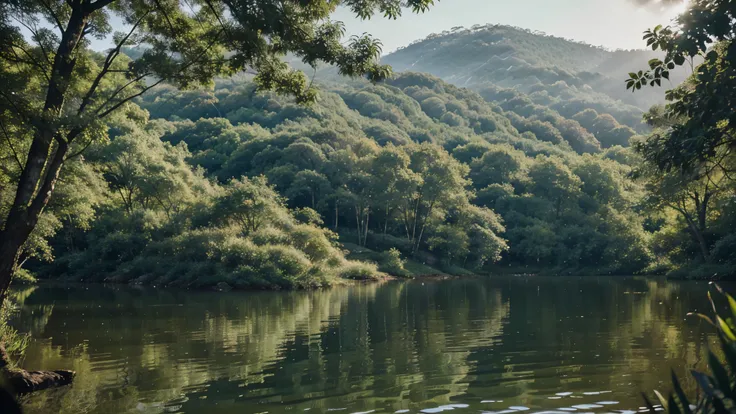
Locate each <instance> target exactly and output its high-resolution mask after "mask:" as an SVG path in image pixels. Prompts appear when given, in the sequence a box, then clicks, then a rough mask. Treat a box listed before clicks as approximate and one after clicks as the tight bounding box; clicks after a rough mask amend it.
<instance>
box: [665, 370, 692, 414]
mask: <svg viewBox="0 0 736 414" xmlns="http://www.w3.org/2000/svg"><path fill="white" fill-rule="evenodd" d="M672 387H673V388H674V391H675V394H677V399H678V400H680V406H681V407H682V412H683V413H685V414H691V412H692V411H691V410H690V401H689V400H688V399H687V396H686V395H685V393H684V392H683V391H682V386H680V381H679V380H678V379H677V375H675V371H672ZM670 398H671V397H670ZM670 408H671V406H670Z"/></svg>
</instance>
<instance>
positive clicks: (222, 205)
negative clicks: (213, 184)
mask: <svg viewBox="0 0 736 414" xmlns="http://www.w3.org/2000/svg"><path fill="white" fill-rule="evenodd" d="M282 207H283V203H282V201H281V198H280V197H279V195H278V194H277V193H276V192H275V191H274V190H273V188H271V187H270V186H269V185H268V183H267V181H266V178H265V177H263V176H259V177H255V178H248V177H243V178H241V179H239V180H232V181H230V183H228V186H227V188H226V189H225V194H223V195H222V196H220V197H219V198H218V200H217V201H216V202H215V206H214V212H215V214H214V216H215V217H218V218H219V220H221V221H223V222H226V223H234V224H236V225H238V226H239V227H240V229H241V231H242V233H243V234H244V235H248V234H251V233H253V232H255V231H257V230H258V229H260V228H261V227H262V226H264V225H265V224H266V223H268V222H269V221H278V220H279V217H278V216H279V213H280V210H281V209H282Z"/></svg>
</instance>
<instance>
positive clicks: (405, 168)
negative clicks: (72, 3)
mask: <svg viewBox="0 0 736 414" xmlns="http://www.w3.org/2000/svg"><path fill="white" fill-rule="evenodd" d="M499 32H501V33H507V32H508V33H511V34H514V35H515V36H518V42H519V44H520V45H522V46H524V45H526V46H525V47H522V48H521V49H519V50H520V51H519V53H517V54H516V56H522V55H523V52H524V51H527V52H528V51H529V50H549V49H550V48H549V47H544V48H542V47H541V46H540V45H538V44H537V43H539V42H541V43H544V44H545V45H547V46H553V50H558V49H559V50H560V51H565V50H568V49H570V50H568V52H570V51H577V52H576V53H567V52H566V54H564V56H566V60H561V61H559V62H557V61H554V59H553V58H552V57H549V56H546V55H545V56H546V60H545V56H536V57H535V56H531V57H527V59H528V60H530V61H532V62H533V63H534V64H535V65H537V66H535V67H538V68H544V67H545V66H539V65H552V64H555V65H557V64H559V65H560V67H563V68H565V70H568V71H569V70H572V68H573V67H574V66H575V65H576V64H577V63H580V62H581V61H588V62H589V64H592V63H596V62H599V63H598V64H601V65H602V64H604V63H605V62H607V61H610V60H611V59H616V56H617V55H616V54H611V53H610V52H604V51H602V50H601V49H598V48H593V47H589V46H587V45H582V44H578V43H572V42H569V41H566V40H564V39H558V38H552V37H549V36H543V35H541V34H534V33H530V32H527V31H521V30H518V29H513V28H508V27H497V26H488V27H484V28H481V29H474V30H465V31H456V32H454V33H452V34H445V35H440V36H430V38H428V39H426V40H424V41H421V42H417V43H415V44H413V45H411V46H409V47H407V48H406V49H403V50H400V51H398V52H396V53H394V54H392V55H390V56H388V57H387V59H386V60H387V61H390V62H392V63H393V64H394V65H396V63H395V62H396V61H397V59H399V57H401V56H404V55H405V54H407V53H409V51H411V50H413V49H416V48H419V47H421V46H422V45H424V44H425V43H427V42H436V41H439V40H438V39H440V40H442V39H445V38H449V40H443V45H444V44H445V43H447V42H448V41H450V40H451V42H450V46H449V47H451V45H452V44H453V43H452V42H464V44H465V43H467V44H473V43H474V42H475V40H473V39H475V38H476V37H478V36H480V35H483V36H485V37H489V36H490V37H494V36H496V37H498V36H500V34H499ZM485 37H484V38H485ZM500 39H503V37H501V38H500ZM512 39H513V37H512ZM532 41H533V42H532ZM499 42H500V43H503V44H505V45H507V44H509V40H508V37H507V38H506V40H504V41H503V42H502V41H501V40H499ZM528 42H532V44H531V45H527V43H528ZM534 42H537V43H534ZM530 48H531V49H530ZM125 52H126V53H128V54H129V55H131V56H132V57H133V58H139V57H140V56H141V51H140V50H139V49H126V50H125ZM631 54H634V55H635V56H639V55H640V53H635V52H631ZM641 54H643V52H642V53H641ZM559 55H563V54H562V52H560V54H553V56H559ZM468 56H469V57H470V56H478V54H477V53H470V54H469V55H468ZM591 57H596V59H593V60H591ZM533 58H534V59H533ZM466 60H467V61H463V60H462V56H459V57H458V59H455V60H452V62H453V64H454V65H460V64H464V65H465V67H472V66H473V65H474V64H475V62H474V61H472V60H470V59H466ZM565 65H567V66H565ZM486 67H487V69H485V70H487V71H491V72H493V71H497V69H499V67H500V66H499V64H498V62H496V63H494V62H493V61H489V62H488V63H487V65H486ZM546 67H547V68H550V67H555V68H557V67H558V66H546ZM430 68H434V66H431V65H430ZM330 71H331V69H329V68H327V69H324V70H322V71H320V76H319V78H320V81H319V82H320V84H319V89H320V95H319V98H318V100H317V101H316V102H315V103H314V104H310V105H304V104H300V103H298V102H296V101H295V99H294V98H290V97H284V96H281V95H279V94H278V93H275V92H259V91H257V85H256V84H255V83H254V82H253V78H252V76H249V75H244V74H241V75H234V76H232V77H228V78H220V79H218V80H217V81H216V83H215V85H214V87H213V88H212V89H209V90H207V89H195V90H180V89H178V88H176V87H174V86H164V85H161V86H158V87H156V88H153V89H152V90H151V91H149V92H148V93H147V94H145V95H143V96H142V97H141V98H138V99H136V100H135V104H133V103H130V104H128V105H127V106H126V109H125V110H124V111H123V112H121V113H120V114H118V115H116V116H115V117H114V118H111V119H110V120H109V121H108V123H107V128H108V129H107V131H106V134H105V139H102V140H94V141H91V142H90V144H89V148H86V151H85V152H84V154H83V155H80V156H79V157H77V158H74V159H73V160H71V161H70V162H68V163H67V166H66V168H65V169H64V170H63V171H62V175H61V179H60V184H59V188H58V189H57V195H56V197H55V198H54V199H53V200H52V202H51V204H50V205H49V208H48V209H47V210H46V211H45V212H44V214H43V215H42V217H41V220H40V222H39V226H38V227H37V228H36V229H35V230H34V232H33V234H32V237H31V239H30V240H29V242H28V243H27V244H26V247H25V248H24V249H23V252H22V255H21V264H22V267H21V271H20V272H19V273H20V274H21V276H26V277H28V278H32V276H30V274H29V272H28V271H27V270H26V269H29V270H31V271H32V273H33V274H35V275H36V276H39V277H44V278H62V279H66V280H75V281H112V282H126V283H136V284H153V285H168V286H182V287H219V288H223V289H229V288H232V287H235V288H300V287H301V288H304V287H314V286H325V285H329V284H332V283H334V282H335V281H336V280H338V279H340V278H344V279H360V280H363V279H372V278H376V277H380V275H381V273H386V274H391V275H394V276H412V275H423V274H437V273H450V274H468V273H494V272H505V273H509V272H511V273H541V274H632V273H659V272H672V273H673V274H674V273H676V272H678V273H679V274H681V275H684V276H694V277H709V276H713V275H717V274H720V275H726V274H728V273H729V272H730V269H731V268H730V267H729V265H728V263H730V261H731V260H732V259H733V258H732V257H731V256H732V253H731V252H732V251H733V249H732V247H733V241H732V237H733V236H732V234H733V231H732V229H733V224H734V223H733V222H732V221H733V218H732V217H733V215H732V214H727V212H728V211H729V210H728V209H732V208H733V204H732V203H730V202H729V196H730V193H728V192H727V191H717V192H714V195H713V196H710V195H709V196H708V197H709V198H711V199H710V200H708V203H707V204H708V206H707V207H700V206H696V205H693V206H692V208H693V209H695V210H697V209H698V208H701V209H707V211H706V210H703V211H693V216H698V217H701V219H700V221H698V223H697V225H696V226H695V229H696V230H698V231H697V232H693V226H691V225H690V224H691V223H690V222H689V217H690V214H689V213H690V212H689V210H688V208H690V207H689V206H684V207H683V208H668V207H667V204H666V202H665V201H662V200H661V199H660V198H659V197H656V195H657V194H655V193H654V191H656V190H653V189H652V186H653V185H655V183H653V182H652V180H651V179H649V178H647V177H650V178H651V176H648V175H646V173H645V171H644V170H645V169H646V168H644V167H642V165H644V159H643V158H642V156H641V155H640V154H639V153H637V152H636V151H634V150H633V149H632V147H630V145H629V144H630V143H637V142H646V139H647V138H646V135H647V134H652V133H654V134H656V131H658V130H660V129H662V128H663V127H665V126H663V124H665V123H666V122H667V121H665V120H663V119H662V118H663V117H664V116H663V115H662V110H661V107H656V106H655V107H653V108H652V110H650V111H649V112H647V117H646V120H647V122H646V123H645V122H644V121H642V111H641V110H640V109H638V108H636V107H634V106H632V105H631V102H630V103H625V102H624V101H621V100H616V99H614V98H613V97H611V96H607V95H606V96H605V98H601V99H599V101H598V102H599V104H593V103H592V101H593V100H596V99H598V98H600V97H601V96H604V93H603V92H597V91H594V90H592V89H591V88H590V87H584V88H583V87H581V88H580V89H579V90H580V91H584V92H585V93H583V94H578V95H573V92H571V90H572V89H571V88H573V89H574V88H575V87H572V86H570V85H572V84H573V83H572V82H571V83H570V84H567V83H564V82H563V83H560V81H559V79H557V80H555V79H552V80H551V81H554V83H551V84H549V82H548V83H547V84H544V83H541V82H538V83H536V84H534V85H531V86H529V87H528V88H519V87H515V88H507V87H504V82H501V81H499V82H497V83H494V82H492V79H490V78H489V79H485V80H484V81H483V82H479V83H478V84H473V89H467V88H462V87H458V86H454V85H452V84H449V83H446V82H445V81H443V80H441V79H439V78H436V77H434V76H433V75H430V74H423V73H416V72H405V73H400V74H397V75H395V76H393V77H392V78H391V79H389V80H386V81H385V82H381V83H370V82H364V81H360V80H352V81H350V80H346V79H344V78H339V77H336V76H334V74H332V73H330ZM438 72H439V74H442V73H443V72H442V70H440V69H438ZM511 76H512V77H518V76H519V75H518V74H517V75H511ZM451 80H454V81H457V79H454V78H453V79H451ZM591 80H593V79H592V78H591V79H589V81H591ZM551 81H550V82H551ZM568 82H570V79H568ZM463 83H467V82H463ZM593 84H595V83H593ZM586 85H587V84H586ZM622 89H623V88H622ZM651 93H652V92H650V94H651ZM662 94H663V93H662ZM575 96H578V97H579V99H578V98H575ZM596 97H598V98H596ZM594 108H597V109H594ZM609 110H610V112H612V113H607V112H603V111H609ZM599 111H600V112H599ZM619 119H621V120H622V121H621V122H619ZM634 119H638V120H637V121H636V122H635V121H634ZM652 131H654V132H652ZM23 145H24V144H23V143H22V142H21V143H18V144H16V146H15V147H10V146H8V147H4V148H5V150H6V151H7V152H6V156H5V157H4V158H3V160H4V166H3V173H4V176H3V177H4V182H12V176H13V175H14V174H17V173H18V172H17V167H18V163H17V162H16V161H17V160H16V159H15V158H14V156H13V152H12V151H16V152H17V151H22V150H23V147H22V146H23ZM26 145H27V144H26ZM17 147H20V148H17ZM724 177H725V176H724ZM722 179H725V178H722ZM672 185H676V184H672ZM706 185H707V184H706ZM4 188H5V191H12V186H6V187H4ZM689 191H690V192H691V193H692V194H694V195H695V197H697V194H698V188H696V187H693V188H692V189H689ZM3 199H4V200H9V199H10V197H3ZM655 199H657V200H659V201H657V200H655ZM6 208H7V207H6ZM703 238H706V239H707V240H705V241H704V242H705V244H706V245H705V246H703V244H702V243H701V242H703V240H702V239H703ZM346 256H347V258H346ZM351 259H352V260H351ZM706 263H707V264H709V265H708V266H704V265H705V264H706Z"/></svg>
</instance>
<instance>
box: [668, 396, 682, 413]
mask: <svg viewBox="0 0 736 414" xmlns="http://www.w3.org/2000/svg"><path fill="white" fill-rule="evenodd" d="M667 407H668V409H667V411H669V413H670V414H682V412H681V411H680V407H678V406H677V403H676V402H675V398H674V397H673V396H672V394H670V398H669V399H668V400H667Z"/></svg>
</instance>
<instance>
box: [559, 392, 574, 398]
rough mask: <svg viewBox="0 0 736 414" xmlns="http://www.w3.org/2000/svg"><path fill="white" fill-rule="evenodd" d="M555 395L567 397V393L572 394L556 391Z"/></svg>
mask: <svg viewBox="0 0 736 414" xmlns="http://www.w3.org/2000/svg"><path fill="white" fill-rule="evenodd" d="M555 395H559V396H560V397H567V396H568V395H572V393H571V392H558V393H557V394H555Z"/></svg>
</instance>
